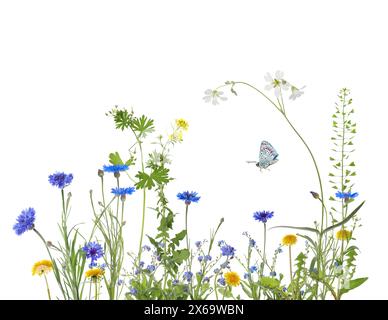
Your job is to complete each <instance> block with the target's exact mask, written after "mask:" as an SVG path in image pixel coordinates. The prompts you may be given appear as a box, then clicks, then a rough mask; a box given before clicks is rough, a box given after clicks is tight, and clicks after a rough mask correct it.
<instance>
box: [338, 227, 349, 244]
mask: <svg viewBox="0 0 388 320" xmlns="http://www.w3.org/2000/svg"><path fill="white" fill-rule="evenodd" d="M335 236H336V238H337V239H338V240H341V241H345V240H349V239H350V238H351V237H352V232H351V231H349V230H346V229H341V230H339V231H337V233H336V235H335Z"/></svg>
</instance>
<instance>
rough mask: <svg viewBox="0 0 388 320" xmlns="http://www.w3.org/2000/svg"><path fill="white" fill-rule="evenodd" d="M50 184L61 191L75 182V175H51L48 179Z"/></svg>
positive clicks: (60, 173)
mask: <svg viewBox="0 0 388 320" xmlns="http://www.w3.org/2000/svg"><path fill="white" fill-rule="evenodd" d="M48 180H49V182H50V183H51V184H52V185H53V186H54V187H58V188H59V189H63V188H65V187H67V186H68V185H69V184H70V183H71V182H72V181H73V174H71V173H70V174H66V173H64V172H56V173H53V174H50V175H49V177H48Z"/></svg>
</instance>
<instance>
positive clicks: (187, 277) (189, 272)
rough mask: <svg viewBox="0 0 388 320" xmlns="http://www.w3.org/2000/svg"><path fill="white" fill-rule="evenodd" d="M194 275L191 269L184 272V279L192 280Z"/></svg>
mask: <svg viewBox="0 0 388 320" xmlns="http://www.w3.org/2000/svg"><path fill="white" fill-rule="evenodd" d="M192 277H193V273H192V272H191V271H186V272H185V273H184V274H183V279H186V281H187V282H190V281H191V278H192Z"/></svg>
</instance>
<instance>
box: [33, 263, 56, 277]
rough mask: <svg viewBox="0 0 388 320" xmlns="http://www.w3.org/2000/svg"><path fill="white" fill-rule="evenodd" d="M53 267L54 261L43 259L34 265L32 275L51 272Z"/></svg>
mask: <svg viewBox="0 0 388 320" xmlns="http://www.w3.org/2000/svg"><path fill="white" fill-rule="evenodd" d="M52 269H53V263H52V262H51V261H50V260H41V261H38V262H36V263H34V265H33V266H32V275H33V276H35V275H38V276H41V275H43V274H47V273H49V272H50V271H51V270H52Z"/></svg>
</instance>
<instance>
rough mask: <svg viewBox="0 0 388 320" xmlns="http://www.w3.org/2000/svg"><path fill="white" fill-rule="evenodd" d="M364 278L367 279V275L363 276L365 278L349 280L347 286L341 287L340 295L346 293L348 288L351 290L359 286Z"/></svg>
mask: <svg viewBox="0 0 388 320" xmlns="http://www.w3.org/2000/svg"><path fill="white" fill-rule="evenodd" d="M366 280H368V277H365V278H358V279H354V280H350V281H349V288H347V289H346V288H342V289H341V290H340V295H342V294H344V293H347V292H349V291H350V290H353V289H355V288H357V287H359V286H361V285H362V284H363V283H364V282H365V281H366Z"/></svg>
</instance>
